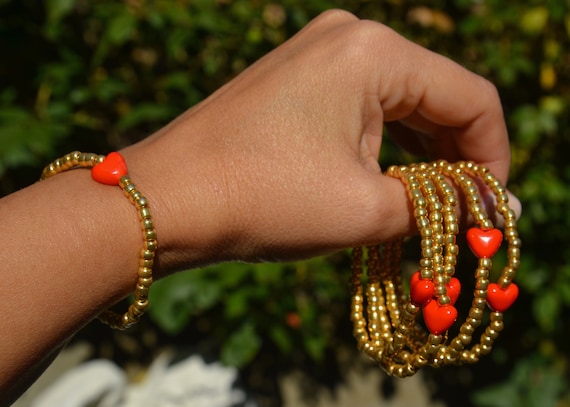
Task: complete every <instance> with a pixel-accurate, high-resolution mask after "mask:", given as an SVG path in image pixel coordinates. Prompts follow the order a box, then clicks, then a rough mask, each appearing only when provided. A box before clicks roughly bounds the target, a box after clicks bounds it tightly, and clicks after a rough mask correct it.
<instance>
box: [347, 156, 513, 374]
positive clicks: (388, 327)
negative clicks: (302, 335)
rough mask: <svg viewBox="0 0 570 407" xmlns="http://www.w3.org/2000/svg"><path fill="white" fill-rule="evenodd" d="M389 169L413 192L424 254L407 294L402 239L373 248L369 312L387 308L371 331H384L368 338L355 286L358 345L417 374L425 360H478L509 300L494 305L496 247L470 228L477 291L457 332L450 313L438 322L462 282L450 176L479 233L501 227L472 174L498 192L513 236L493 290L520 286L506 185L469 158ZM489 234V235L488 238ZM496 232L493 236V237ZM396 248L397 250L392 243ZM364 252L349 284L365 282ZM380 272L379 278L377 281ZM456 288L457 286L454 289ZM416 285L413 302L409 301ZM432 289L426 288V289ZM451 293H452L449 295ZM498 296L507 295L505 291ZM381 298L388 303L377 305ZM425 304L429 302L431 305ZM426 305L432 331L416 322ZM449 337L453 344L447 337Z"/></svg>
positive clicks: (508, 236) (391, 367) (391, 368)
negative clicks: (481, 243) (479, 240)
mask: <svg viewBox="0 0 570 407" xmlns="http://www.w3.org/2000/svg"><path fill="white" fill-rule="evenodd" d="M386 174H387V175H389V176H392V177H395V178H399V179H400V180H401V181H402V183H403V184H404V185H405V187H406V189H407V191H408V198H409V199H410V202H411V204H412V210H413V214H414V217H415V219H416V225H417V227H418V230H419V234H420V239H421V259H420V264H419V271H418V272H416V273H415V275H414V276H415V277H414V278H416V279H417V280H414V278H413V279H412V281H411V283H410V293H409V294H408V295H406V294H405V293H404V292H403V289H402V278H401V271H400V268H399V262H400V257H401V240H398V241H397V242H388V243H385V244H383V245H382V247H376V246H374V247H373V248H368V256H369V260H368V262H367V264H368V267H367V278H368V284H369V285H370V284H372V286H373V289H372V290H370V291H369V292H368V295H367V296H366V299H367V301H368V316H369V317H370V316H371V314H373V315H372V316H373V319H376V320H377V318H378V317H379V314H377V313H376V312H377V311H381V312H380V314H382V315H383V316H382V321H383V323H382V324H377V323H376V321H375V323H374V324H373V325H374V327H373V329H371V330H370V332H371V333H373V332H375V331H376V330H378V329H380V328H379V327H380V326H381V327H382V328H381V330H382V335H380V336H379V335H378V334H377V333H375V334H374V337H375V340H372V336H371V337H370V339H368V338H367V333H366V332H367V331H366V329H365V327H366V317H365V316H364V314H363V312H362V310H363V309H364V297H363V296H362V295H359V294H358V291H357V290H356V289H354V288H353V293H355V292H357V295H356V296H357V299H356V300H355V299H354V298H353V304H355V305H353V311H358V312H353V313H352V315H353V316H354V318H353V323H354V327H355V328H354V331H355V334H356V333H357V334H358V336H357V335H355V336H357V340H358V343H359V348H361V349H362V348H365V349H367V350H368V351H367V352H365V353H367V354H368V355H369V356H370V357H371V358H372V359H374V360H375V361H376V362H378V363H379V364H380V366H381V367H382V368H383V369H384V370H385V371H386V372H387V373H388V374H390V375H393V376H397V377H406V376H410V375H413V374H414V373H415V372H417V371H418V370H419V369H421V368H422V367H424V366H432V367H441V366H445V365H449V364H462V363H475V362H477V361H478V360H479V359H480V358H481V357H482V356H484V355H486V354H488V353H489V352H490V351H491V349H492V346H493V343H494V341H495V340H496V339H497V337H498V335H499V333H500V332H501V331H502V330H503V327H504V324H503V316H502V312H503V311H504V310H506V309H507V308H508V307H509V306H510V304H508V303H507V304H505V303H504V300H501V301H503V302H496V301H495V303H494V305H492V304H491V302H490V301H491V299H492V298H490V294H491V293H490V286H491V285H492V284H491V283H490V281H489V275H490V270H491V264H492V261H491V257H492V256H493V254H494V252H495V251H496V248H494V247H493V248H487V247H484V248H483V249H481V248H480V247H476V246H473V244H474V243H473V242H472V240H471V239H470V236H469V234H468V236H467V237H468V243H469V245H470V247H471V249H472V251H473V252H474V253H475V254H476V255H477V256H478V257H479V259H478V266H477V269H476V270H475V290H474V292H473V300H472V303H471V307H470V309H469V312H468V315H467V317H466V318H465V320H464V322H463V323H462V324H461V325H460V327H459V329H458V333H457V335H456V336H455V337H454V338H449V339H448V332H447V329H449V328H450V327H451V324H453V322H454V321H455V320H449V317H446V318H447V319H444V320H442V321H438V319H439V318H440V317H439V316H438V315H439V314H440V313H441V311H445V312H447V311H448V310H451V309H454V308H453V307H452V304H453V303H454V302H455V300H456V296H457V295H458V291H457V290H456V288H453V286H447V284H452V283H453V284H456V283H458V280H457V278H455V277H454V274H455V266H456V256H457V254H458V252H459V250H458V247H457V245H456V241H455V236H456V234H457V233H458V231H459V226H458V218H457V215H456V214H455V206H456V204H457V199H456V197H455V195H454V194H455V190H454V189H453V188H452V187H451V185H450V183H449V182H448V180H447V179H450V180H452V181H453V182H454V183H455V184H457V186H458V190H459V192H460V193H462V194H463V195H464V197H465V201H466V203H467V208H468V210H469V212H470V214H471V216H472V217H473V219H475V222H476V223H477V225H478V226H479V228H480V229H478V230H479V232H478V233H480V234H481V233H482V234H484V233H491V234H493V235H496V234H497V233H499V235H501V234H500V232H498V231H497V230H495V229H494V227H493V223H492V222H491V220H490V219H489V217H488V215H487V213H486V212H485V208H484V207H483V205H482V201H481V198H480V192H479V189H478V187H477V185H476V184H475V182H474V180H473V179H474V178H480V179H482V180H483V181H484V183H485V184H486V185H487V186H488V188H489V189H490V190H491V191H492V192H493V194H494V195H495V198H496V202H497V204H496V209H497V212H498V213H499V214H501V215H502V216H503V218H504V230H505V233H504V236H505V240H507V241H508V243H509V247H508V249H507V259H508V261H507V265H506V266H505V268H504V269H503V272H502V274H501V276H500V278H499V281H498V284H496V286H497V287H498V288H496V290H499V291H501V290H504V291H505V292H506V290H509V289H511V288H512V287H515V288H516V286H515V285H514V284H512V279H513V278H514V277H515V274H516V271H517V269H518V267H519V265H520V246H521V241H520V238H519V237H518V232H517V230H516V215H515V213H514V211H513V210H512V209H510V208H509V206H508V200H507V195H506V190H505V188H504V187H503V186H502V185H501V184H500V183H499V182H498V181H497V179H496V178H495V177H494V176H493V175H492V174H491V173H490V172H489V171H488V170H487V169H486V168H485V167H482V166H479V165H477V164H474V163H471V162H459V163H456V164H449V163H447V162H445V161H438V162H435V163H431V164H423V163H422V164H414V165H410V166H400V167H390V168H389V169H388V171H387V172H386ZM501 236H502V235H501ZM484 238H485V239H487V237H484ZM492 238H493V239H495V237H492ZM495 242H496V239H495ZM494 244H495V243H493V245H494ZM499 245H500V242H499ZM497 247H498V246H497ZM395 248H398V249H397V250H394V249H395ZM362 256H364V251H363V250H361V249H355V252H354V253H353V273H358V276H357V277H356V276H354V274H353V278H352V280H351V281H352V283H351V284H352V285H353V287H354V285H355V283H356V281H357V280H358V286H359V288H360V290H361V289H362V287H361V284H363V281H362V276H363V273H362V267H361V266H360V267H359V266H358V265H359V264H361V260H360V259H361V258H362ZM371 258H372V260H371ZM355 264H356V266H355ZM379 275H380V281H378V280H379V278H378V276H379ZM421 280H423V281H427V282H429V281H431V282H433V283H434V285H435V287H436V289H434V290H433V298H434V299H430V298H426V295H427V294H424V293H423V292H422V290H424V289H427V288H426V287H427V286H426V287H424V285H423V284H418V282H419V281H421ZM378 282H379V284H378ZM426 284H427V283H426ZM416 285H417V287H416ZM451 288H453V290H455V291H453V290H452V291H449V290H450V289H451ZM517 290H518V289H517ZM413 292H414V293H415V298H416V300H415V302H414V301H413V300H412V294H413ZM429 292H430V291H426V293H429ZM452 292H453V293H454V294H453V295H454V298H451V296H450V293H452ZM359 293H362V291H360V292H359ZM517 293H518V291H517ZM498 295H505V294H504V293H503V292H500V293H499V294H498ZM508 295H510V296H511V297H510V300H509V301H514V298H516V295H513V294H512V293H510V294H508ZM406 297H407V298H406ZM507 302H508V301H507ZM437 303H439V304H437ZM487 303H489V308H491V312H490V314H489V323H488V325H487V327H486V328H480V325H481V324H482V321H483V320H484V313H485V311H486V309H487ZM370 304H372V306H371V305H370ZM378 304H383V305H384V306H383V307H379V306H378ZM428 307H430V310H429V312H428V311H427V308H428ZM437 307H441V308H440V309H438V308H437ZM450 307H451V308H450ZM494 307H496V309H495V308H494ZM422 308H423V309H424V313H423V314H424V321H425V322H426V325H427V326H428V328H429V330H430V331H431V333H430V332H426V331H425V330H424V329H423V328H422V327H421V325H419V324H416V323H415V320H416V316H417V314H418V311H419V310H420V309H422ZM434 310H435V311H434ZM426 312H428V314H426ZM434 312H435V314H434ZM455 312H456V311H455ZM388 313H389V318H388ZM434 321H435V322H434ZM428 322H431V324H428ZM434 323H435V325H434ZM430 326H431V327H430ZM478 329H483V332H482V333H481V336H480V338H479V342H478V343H477V344H475V345H473V346H472V347H471V349H466V347H467V346H468V345H470V344H471V342H472V340H473V336H474V334H475V333H476V331H477V330H478ZM444 331H445V332H444ZM434 332H435V333H434ZM448 341H449V343H448V344H446V342H448Z"/></svg>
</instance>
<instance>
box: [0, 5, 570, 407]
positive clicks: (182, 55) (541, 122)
mask: <svg viewBox="0 0 570 407" xmlns="http://www.w3.org/2000/svg"><path fill="white" fill-rule="evenodd" d="M333 7H339V8H343V9H346V10H349V11H351V12H353V13H355V14H356V15H358V16H360V17H363V18H369V19H374V20H377V21H381V22H383V23H385V24H387V25H389V26H391V27H393V28H394V29H396V30H397V31H399V32H400V33H402V34H403V35H405V36H406V37H408V38H410V39H412V40H413V41H415V42H418V43H420V44H422V45H423V46H425V47H427V48H430V49H432V50H434V51H436V52H439V53H442V54H445V55H448V56H449V57H450V58H452V59H454V60H456V61H458V62H459V63H461V64H463V65H464V66H466V67H468V68H469V69H472V70H474V71H475V72H478V73H479V74H481V75H483V76H485V77H486V78H488V79H489V80H491V81H492V82H494V83H495V84H496V85H497V87H498V89H499V91H500V94H501V97H502V100H503V102H504V108H505V115H506V118H507V122H508V126H509V131H510V134H511V139H512V153H513V166H512V173H511V181H510V189H512V190H513V192H515V193H516V194H517V195H518V196H519V197H520V198H521V200H522V201H523V205H524V215H523V217H522V218H521V220H520V224H519V228H520V233H521V235H522V238H523V243H524V246H523V261H522V267H521V270H520V272H519V275H518V278H517V281H518V283H519V285H520V287H521V289H522V293H521V298H520V299H519V301H518V302H517V304H516V306H515V307H514V308H513V310H512V312H510V313H508V317H507V329H506V330H505V331H504V333H503V334H502V337H501V338H500V340H499V342H498V343H497V345H496V350H495V351H494V352H493V353H492V355H491V356H489V357H486V358H485V359H484V360H483V361H481V362H480V363H479V364H477V365H476V366H471V367H467V368H463V367H459V368H450V369H442V370H439V371H431V370H429V371H428V372H427V376H428V377H429V379H430V380H433V381H434V383H436V396H437V397H442V398H444V399H445V400H447V401H448V402H449V403H450V405H459V403H461V405H465V406H469V405H473V406H512V405H518V406H537V407H538V406H540V407H546V406H568V405H570V390H569V389H568V386H567V383H568V382H569V380H568V379H569V369H570V367H569V364H568V363H569V351H570V349H569V348H570V345H569V341H568V336H569V330H570V324H569V314H570V311H569V306H570V261H569V258H570V250H568V248H567V246H568V242H569V241H570V239H569V234H570V228H569V226H570V219H569V216H568V214H569V213H570V189H569V188H567V185H568V182H569V181H570V166H569V165H568V158H567V153H568V151H570V149H569V147H570V139H569V136H568V134H567V131H568V118H569V115H568V107H569V103H570V91H569V84H570V83H569V82H568V76H569V75H570V54H569V53H568V51H567V50H568V45H569V37H570V3H568V2H567V1H563V0H543V1H532V0H531V1H527V2H519V1H514V0H453V1H452V0H447V1H445V0H432V1H407V0H385V1H381V2H380V1H372V0H369V1H355V0H354V1H353V0H344V1H342V0H341V1H336V2H335V1H331V0H312V1H309V0H303V1H300V0H285V1H281V2H270V1H266V0H251V1H245V0H211V1H210V0H195V1H184V0H178V1H175V0H170V1H169V0H162V1H161V0H156V1H146V2H145V1H142V0H138V1H137V0H130V1H115V0H97V1H87V0H46V1H44V2H37V1H32V0H0V55H1V56H2V62H1V63H0V193H1V194H2V195H5V194H8V193H10V192H12V191H14V190H16V189H18V188H21V187H23V186H25V185H27V184H30V183H32V182H34V181H35V180H36V179H37V177H38V174H39V173H40V171H41V167H42V165H44V164H45V163H47V162H49V161H51V160H52V159H54V157H57V156H60V155H62V154H64V153H67V152H68V151H71V150H75V149H78V150H85V151H95V152H99V153H106V152H109V151H112V150H116V149H119V148H121V147H123V146H125V145H128V144H130V143H133V142H135V141H137V140H140V139H141V138H143V137H145V136H146V135H148V134H150V133H152V132H153V131H154V130H156V129H158V128H160V127H161V126H163V125H164V124H166V123H167V122H168V121H169V120H171V119H172V118H174V117H175V116H176V115H178V114H179V113H181V112H182V111H184V110H186V109H187V108H188V107H189V106H191V105H194V104H196V103H197V102H199V101H200V100H201V99H203V98H204V97H206V96H207V95H208V94H210V93H211V92H213V91H214V90H215V89H217V88H218V87H219V86H220V85H222V84H223V83H225V82H227V81H228V80H230V79H231V78H232V77H234V76H235V75H237V74H238V73H239V72H240V71H241V70H242V69H244V68H245V67H246V66H248V65H249V64H250V63H252V62H253V61H255V60H256V59H258V58H259V57H260V56H262V55H263V54H265V53H266V52H268V51H269V50H271V49H273V48H274V47H276V46H278V45H279V44H281V43H282V42H283V41H285V40H286V39H287V38H289V37H290V36H292V35H293V34H294V33H295V32H296V31H298V30H299V29H300V28H301V27H302V26H303V25H305V24H306V23H307V22H308V21H309V20H310V19H311V18H313V17H315V16H316V15H318V14H319V13H320V12H322V11H323V10H326V9H329V8H333ZM387 57H388V58H389V56H387ZM407 159H409V157H406V156H403V155H402V154H400V153H399V152H398V151H397V150H396V149H395V148H393V147H391V146H390V145H387V146H386V147H385V148H384V149H383V151H382V156H381V161H382V163H383V165H385V164H391V163H398V162H401V161H403V160H407ZM348 267H349V266H348V258H347V255H346V253H340V254H338V255H335V256H330V257H326V258H318V259H313V260H311V261H307V262H301V263H295V264H260V265H244V264H227V265H225V264H224V265H220V266H216V267H212V268H208V269H204V270H197V271H192V272H187V273H181V274H178V275H176V276H173V277H171V278H169V279H166V280H164V281H161V282H159V283H158V284H157V285H156V288H155V289H154V290H153V293H152V303H153V305H152V307H151V313H150V318H147V319H146V321H145V322H144V323H143V324H141V327H138V328H135V330H134V331H130V332H129V333H120V334H119V333H114V332H109V331H106V330H101V329H99V327H98V326H94V325H90V326H88V327H87V328H86V329H85V331H84V332H82V333H80V336H81V335H83V336H84V337H86V338H89V339H90V340H92V341H93V342H94V343H95V344H96V345H97V349H98V352H99V354H101V355H104V356H108V357H112V358H115V359H117V360H123V361H125V360H138V361H140V362H141V363H142V362H143V361H144V358H145V357H148V355H151V354H152V353H153V351H154V350H155V349H156V348H157V347H158V346H161V345H163V344H167V343H168V344H170V343H172V344H177V345H178V346H180V345H184V346H186V347H188V348H191V349H198V350H200V351H201V352H202V353H204V354H209V355H211V356H212V357H214V358H218V357H219V358H221V359H222V360H223V361H224V362H226V363H228V364H232V365H236V366H239V367H241V368H242V371H243V372H244V380H245V382H246V383H247V385H248V386H250V387H251V388H252V389H253V390H255V391H257V392H258V393H259V394H260V400H262V399H263V397H262V396H261V395H262V394H274V393H276V392H277V388H276V384H275V378H276V377H278V376H279V375H282V374H284V373H286V372H287V371H289V370H291V369H302V370H304V371H306V372H308V373H309V374H310V375H311V376H312V378H313V379H314V382H315V383H325V384H333V383H334V382H335V381H337V380H341V378H342V374H341V370H342V366H340V365H339V363H338V360H337V358H336V357H335V355H336V352H335V351H336V350H338V349H339V348H346V349H352V348H353V347H354V342H353V341H352V339H351V337H350V326H349V324H348V306H349V299H348V289H347V288H346V281H347V276H348V274H347V273H348ZM452 389H453V390H452ZM269 399H273V400H274V401H273V402H269V401H267V400H269ZM267 400H266V401H265V402H264V403H265V404H264V405H279V402H278V400H277V401H275V400H276V398H275V397H267Z"/></svg>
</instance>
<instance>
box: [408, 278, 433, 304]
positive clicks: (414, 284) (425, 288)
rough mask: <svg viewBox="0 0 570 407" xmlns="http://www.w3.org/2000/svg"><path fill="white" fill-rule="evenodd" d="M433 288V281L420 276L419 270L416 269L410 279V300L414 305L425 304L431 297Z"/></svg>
mask: <svg viewBox="0 0 570 407" xmlns="http://www.w3.org/2000/svg"><path fill="white" fill-rule="evenodd" d="M434 290H435V287H434V285H433V282H432V281H431V280H428V279H423V278H420V272H419V271H416V272H415V273H414V275H413V276H412V278H411V279H410V300H411V301H412V304H414V305H417V306H422V305H426V304H427V303H428V302H429V301H431V299H432V298H433V292H434Z"/></svg>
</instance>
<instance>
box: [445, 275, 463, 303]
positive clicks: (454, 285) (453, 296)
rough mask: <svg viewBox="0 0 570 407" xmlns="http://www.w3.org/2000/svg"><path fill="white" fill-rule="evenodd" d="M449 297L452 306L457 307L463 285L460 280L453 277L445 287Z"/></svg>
mask: <svg viewBox="0 0 570 407" xmlns="http://www.w3.org/2000/svg"><path fill="white" fill-rule="evenodd" d="M445 288H446V291H447V296H448V297H449V299H450V300H451V305H455V302H456V301H457V298H459V294H460V293H461V283H460V282H459V279H457V278H455V277H452V278H451V279H450V280H449V283H447V284H446V285H445Z"/></svg>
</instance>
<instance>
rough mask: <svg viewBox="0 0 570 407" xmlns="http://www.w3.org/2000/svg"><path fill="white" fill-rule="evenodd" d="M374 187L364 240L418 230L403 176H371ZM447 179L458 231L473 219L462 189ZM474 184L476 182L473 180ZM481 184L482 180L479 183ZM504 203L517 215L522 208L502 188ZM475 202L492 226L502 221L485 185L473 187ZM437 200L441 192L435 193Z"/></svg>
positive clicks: (387, 238) (407, 234) (516, 200)
mask: <svg viewBox="0 0 570 407" xmlns="http://www.w3.org/2000/svg"><path fill="white" fill-rule="evenodd" d="M374 182H375V184H376V187H375V188H374V195H375V196H374V198H373V200H374V202H375V210H373V211H371V212H372V213H373V214H374V215H372V216H371V217H370V218H369V223H368V224H367V229H368V230H367V238H365V239H366V240H370V241H368V242H366V243H367V244H374V243H378V242H385V241H389V240H393V239H397V238H401V237H404V236H410V235H415V234H417V233H418V226H417V222H416V218H415V216H414V211H415V207H414V203H413V201H412V199H413V198H412V192H410V185H409V183H408V181H407V180H406V179H400V178H398V177H394V176H390V175H386V174H381V175H378V176H376V177H375V180H374ZM447 183H448V184H449V185H450V186H451V187H452V189H453V194H454V196H455V199H456V201H457V204H456V205H455V214H456V215H457V219H458V222H459V231H460V232H461V231H463V230H466V229H467V228H468V227H470V226H472V225H473V224H474V223H475V218H474V216H473V214H472V211H471V210H470V209H469V206H468V203H467V201H468V200H470V199H471V200H472V199H473V198H470V199H468V198H467V197H466V195H465V193H464V192H463V190H462V189H461V188H460V187H458V185H457V184H455V183H454V182H453V181H451V180H450V179H447ZM476 184H477V183H476ZM481 184H483V183H481ZM505 195H506V199H507V204H508V206H509V208H510V209H511V210H512V211H513V212H514V214H515V217H516V218H517V219H518V218H519V217H520V215H521V212H522V206H521V203H520V201H519V199H518V198H517V197H516V196H515V195H514V194H512V193H511V192H510V191H508V190H505ZM477 196H478V201H479V202H478V203H479V204H480V206H481V208H482V210H483V212H484V213H485V214H486V215H487V217H488V218H489V219H490V220H491V222H492V223H493V224H494V226H495V227H498V228H501V227H502V226H503V225H504V217H503V215H502V214H500V213H499V212H498V211H497V197H496V195H495V194H494V193H493V192H492V191H491V189H490V188H488V187H487V186H485V185H484V184H483V185H479V186H478V188H477ZM438 197H439V201H440V202H441V196H440V195H439V194H438Z"/></svg>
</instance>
